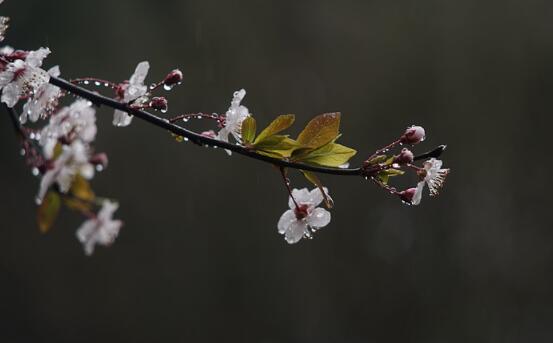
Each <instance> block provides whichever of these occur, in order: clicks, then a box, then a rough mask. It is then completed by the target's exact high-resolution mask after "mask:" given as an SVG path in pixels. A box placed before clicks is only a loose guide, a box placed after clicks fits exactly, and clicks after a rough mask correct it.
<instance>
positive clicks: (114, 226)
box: [76, 200, 123, 256]
mask: <svg viewBox="0 0 553 343" xmlns="http://www.w3.org/2000/svg"><path fill="white" fill-rule="evenodd" d="M118 207H119V204H117V203H116V202H111V201H109V200H106V201H104V202H103V204H102V208H101V209H100V211H99V212H98V214H97V215H96V216H95V217H94V218H91V219H88V220H87V221H85V222H84V223H83V224H82V225H81V226H80V227H79V229H77V233H76V234H77V239H78V240H79V242H81V243H82V244H83V247H84V251H85V254H86V255H88V256H90V255H92V253H94V247H95V246H96V244H99V245H104V246H109V245H111V244H112V243H113V242H114V241H115V238H117V235H119V230H120V229H121V226H122V225H123V222H122V221H121V220H114V219H113V213H114V212H115V211H116V210H117V208H118Z"/></svg>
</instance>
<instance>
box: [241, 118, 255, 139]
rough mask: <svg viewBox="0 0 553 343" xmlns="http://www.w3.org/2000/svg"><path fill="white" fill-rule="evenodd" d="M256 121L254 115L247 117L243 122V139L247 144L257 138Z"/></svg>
mask: <svg viewBox="0 0 553 343" xmlns="http://www.w3.org/2000/svg"><path fill="white" fill-rule="evenodd" d="M255 133H256V123H255V119H254V118H253V117H252V116H249V117H247V118H246V119H244V121H243V122H242V141H243V142H244V143H245V144H251V143H252V142H253V139H254V138H255Z"/></svg>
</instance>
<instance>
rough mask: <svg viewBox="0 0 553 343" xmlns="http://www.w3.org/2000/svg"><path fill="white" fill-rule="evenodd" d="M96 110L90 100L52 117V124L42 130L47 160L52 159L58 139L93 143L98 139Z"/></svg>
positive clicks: (74, 104)
mask: <svg viewBox="0 0 553 343" xmlns="http://www.w3.org/2000/svg"><path fill="white" fill-rule="evenodd" d="M96 131H97V128H96V110H95V109H94V108H93V107H92V103H91V102H90V101H88V100H82V99H81V100H77V101H75V102H74V103H73V104H71V106H68V107H64V108H62V109H61V110H60V111H59V112H58V113H56V114H55V115H53V116H52V117H50V122H49V123H48V125H47V126H45V127H44V128H43V129H42V132H41V135H40V141H39V142H40V144H41V145H42V146H43V150H44V155H45V157H46V158H52V155H53V151H54V147H55V146H56V144H57V143H58V139H59V138H61V137H64V138H65V140H66V141H69V142H73V141H74V140H76V139H78V140H80V141H81V142H82V143H85V144H88V143H91V142H92V141H93V140H94V138H95V137H96Z"/></svg>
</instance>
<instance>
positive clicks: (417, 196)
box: [411, 181, 425, 205]
mask: <svg viewBox="0 0 553 343" xmlns="http://www.w3.org/2000/svg"><path fill="white" fill-rule="evenodd" d="M424 184H425V182H424V181H420V182H419V183H418V184H417V191H416V192H415V195H413V199H411V205H418V204H420V203H421V199H422V191H423V189H424Z"/></svg>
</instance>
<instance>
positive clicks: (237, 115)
mask: <svg viewBox="0 0 553 343" xmlns="http://www.w3.org/2000/svg"><path fill="white" fill-rule="evenodd" d="M245 96H246V91H245V90H244V89H241V90H239V91H236V92H234V96H233V98H232V101H231V103H230V107H229V109H228V111H227V112H226V114H225V119H224V122H223V128H221V130H219V133H218V134H217V139H219V140H221V141H224V142H228V141H229V134H230V135H232V136H233V137H234V139H235V140H236V141H237V142H238V143H242V135H241V133H242V122H243V121H244V119H246V118H247V117H249V116H250V112H249V110H248V108H247V107H246V106H243V105H241V104H240V103H241V102H242V100H243V99H244V97H245ZM227 152H228V154H229V155H230V154H231V152H230V151H228V150H227Z"/></svg>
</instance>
